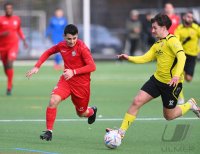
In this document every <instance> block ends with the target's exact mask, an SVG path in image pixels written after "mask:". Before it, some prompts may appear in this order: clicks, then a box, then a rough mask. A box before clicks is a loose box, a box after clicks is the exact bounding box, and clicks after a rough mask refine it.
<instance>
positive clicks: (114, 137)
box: [104, 130, 122, 149]
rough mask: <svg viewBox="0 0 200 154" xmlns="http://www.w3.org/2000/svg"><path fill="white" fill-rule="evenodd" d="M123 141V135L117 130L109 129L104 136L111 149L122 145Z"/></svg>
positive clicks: (107, 145)
mask: <svg viewBox="0 0 200 154" xmlns="http://www.w3.org/2000/svg"><path fill="white" fill-rule="evenodd" d="M121 141H122V138H121V135H120V134H119V133H118V132H117V131H116V130H112V131H109V132H107V133H106V134H105V136H104V143H105V145H106V147H108V148H110V149H116V148H117V147H118V146H120V144H121Z"/></svg>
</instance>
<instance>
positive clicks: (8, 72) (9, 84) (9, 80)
mask: <svg viewBox="0 0 200 154" xmlns="http://www.w3.org/2000/svg"><path fill="white" fill-rule="evenodd" d="M6 75H7V89H8V90H11V89H12V82H13V75H14V70H13V68H10V69H6Z"/></svg>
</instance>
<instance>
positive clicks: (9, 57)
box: [4, 42, 18, 95]
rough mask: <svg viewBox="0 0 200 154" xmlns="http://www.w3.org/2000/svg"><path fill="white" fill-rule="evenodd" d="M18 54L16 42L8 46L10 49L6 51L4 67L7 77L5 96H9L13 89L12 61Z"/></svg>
mask: <svg viewBox="0 0 200 154" xmlns="http://www.w3.org/2000/svg"><path fill="white" fill-rule="evenodd" d="M17 53H18V42H17V43H15V44H12V45H10V49H9V50H8V51H7V54H8V55H7V59H6V62H5V65H4V70H5V73H6V75H7V95H11V92H12V87H13V77H14V67H13V64H14V61H15V60H16V58H17Z"/></svg>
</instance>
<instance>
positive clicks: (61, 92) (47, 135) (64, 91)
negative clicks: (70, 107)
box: [40, 77, 70, 141]
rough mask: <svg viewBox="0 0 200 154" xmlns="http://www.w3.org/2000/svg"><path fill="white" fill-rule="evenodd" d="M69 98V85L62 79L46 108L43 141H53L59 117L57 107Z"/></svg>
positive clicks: (41, 136)
mask: <svg viewBox="0 0 200 154" xmlns="http://www.w3.org/2000/svg"><path fill="white" fill-rule="evenodd" d="M69 96H70V89H69V85H68V83H67V82H66V81H65V79H64V78H63V77H61V78H60V80H59V82H58V84H57V86H56V87H55V88H54V89H53V90H52V95H51V98H50V101H49V104H48V106H47V108H46V131H44V133H43V134H42V135H40V138H41V139H42V140H47V141H49V140H51V139H52V132H53V126H54V123H55V119H56V115H57V107H58V105H59V104H60V102H61V101H62V100H64V99H66V98H67V97H69Z"/></svg>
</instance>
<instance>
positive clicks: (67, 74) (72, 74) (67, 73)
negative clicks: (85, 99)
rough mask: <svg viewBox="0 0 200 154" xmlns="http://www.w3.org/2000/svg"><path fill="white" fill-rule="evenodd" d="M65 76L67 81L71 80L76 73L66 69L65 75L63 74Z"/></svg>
mask: <svg viewBox="0 0 200 154" xmlns="http://www.w3.org/2000/svg"><path fill="white" fill-rule="evenodd" d="M63 76H64V78H65V79H66V80H69V79H70V78H71V77H73V76H74V72H73V70H71V69H65V70H64V73H63Z"/></svg>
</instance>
